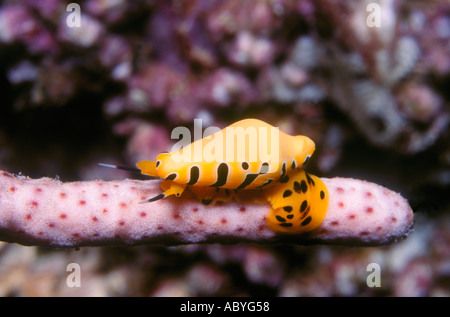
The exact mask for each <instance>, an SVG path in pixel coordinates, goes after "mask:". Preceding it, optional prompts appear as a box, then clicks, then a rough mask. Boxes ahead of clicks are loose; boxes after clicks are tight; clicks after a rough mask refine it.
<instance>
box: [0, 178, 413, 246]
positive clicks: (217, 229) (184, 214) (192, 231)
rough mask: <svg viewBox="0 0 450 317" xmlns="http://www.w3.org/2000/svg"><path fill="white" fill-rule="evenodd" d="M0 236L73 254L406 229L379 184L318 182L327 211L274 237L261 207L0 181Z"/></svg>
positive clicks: (126, 187) (149, 188)
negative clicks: (296, 231)
mask: <svg viewBox="0 0 450 317" xmlns="http://www.w3.org/2000/svg"><path fill="white" fill-rule="evenodd" d="M0 175H1V176H0V193H1V195H0V207H1V214H0V237H1V238H2V240H5V241H11V242H18V243H23V244H31V245H43V246H55V247H77V246H96V245H117V244H119V245H120V244H130V245H134V244H144V243H161V244H167V245H172V244H186V243H211V242H221V243H236V242H242V241H252V242H257V243H270V242H279V241H283V242H286V243H297V244H311V243H336V244H341V243H344V244H345V243H351V244H353V245H357V244H360V245H378V244H386V243H389V242H392V241H395V240H398V239H401V238H404V237H405V236H406V235H407V234H408V232H409V230H410V228H411V226H412V223H413V214H412V210H411V208H410V207H409V204H408V203H407V201H406V200H405V199H404V198H402V197H401V196H400V195H399V194H396V193H394V192H392V191H390V190H388V189H386V188H383V187H381V186H379V185H376V184H373V183H369V182H364V181H360V180H354V179H345V178H334V179H323V181H324V182H325V185H326V186H327V187H328V189H329V193H330V205H329V208H328V211H327V215H326V217H325V219H324V221H323V222H322V224H321V225H320V226H319V227H318V228H317V229H316V230H313V231H311V232H309V233H307V234H305V235H299V236H289V235H276V234H275V233H274V232H273V231H271V230H270V229H269V228H268V227H267V226H266V223H265V215H266V214H267V213H268V212H269V206H268V205H265V204H240V203H237V202H229V203H224V204H221V205H216V206H212V207H211V206H208V207H206V206H204V205H202V204H200V203H198V202H196V201H192V200H188V199H186V198H183V197H182V198H178V199H176V198H167V199H163V200H160V201H157V202H153V203H144V204H141V203H140V202H142V201H144V200H145V199H147V198H148V197H151V196H154V195H155V194H156V193H157V192H158V191H160V188H159V182H158V181H137V180H122V181H109V182H105V181H91V182H73V183H62V182H60V181H56V180H53V179H49V178H42V179H29V178H26V177H23V176H14V175H11V174H9V173H6V172H1V174H0Z"/></svg>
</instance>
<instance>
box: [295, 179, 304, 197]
mask: <svg viewBox="0 0 450 317" xmlns="http://www.w3.org/2000/svg"><path fill="white" fill-rule="evenodd" d="M294 191H295V192H296V193H297V194H301V193H302V188H301V186H300V183H299V182H297V181H295V182H294Z"/></svg>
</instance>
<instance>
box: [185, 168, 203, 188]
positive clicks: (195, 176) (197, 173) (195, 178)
mask: <svg viewBox="0 0 450 317" xmlns="http://www.w3.org/2000/svg"><path fill="white" fill-rule="evenodd" d="M190 174H191V176H190V178H189V182H188V183H187V184H188V185H194V184H196V183H197V182H198V178H199V176H200V169H199V168H198V166H192V167H191V169H190Z"/></svg>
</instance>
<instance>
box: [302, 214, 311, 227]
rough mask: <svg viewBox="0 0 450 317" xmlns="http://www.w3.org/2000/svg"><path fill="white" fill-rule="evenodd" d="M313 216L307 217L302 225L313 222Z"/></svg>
mask: <svg viewBox="0 0 450 317" xmlns="http://www.w3.org/2000/svg"><path fill="white" fill-rule="evenodd" d="M311 220H312V218H311V216H309V217H308V218H306V219H305V220H303V221H302V223H301V224H300V225H301V226H306V225H308V224H309V223H310V222H311Z"/></svg>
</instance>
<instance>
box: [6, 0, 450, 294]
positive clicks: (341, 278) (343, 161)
mask: <svg viewBox="0 0 450 317" xmlns="http://www.w3.org/2000/svg"><path fill="white" fill-rule="evenodd" d="M78 3H79V4H80V8H81V12H82V17H81V25H82V27H81V28H79V29H77V28H69V27H67V24H66V18H67V16H68V14H69V13H70V12H67V11H66V6H67V4H66V3H64V2H62V1H57V0H40V1H28V0H24V1H13V0H11V1H3V3H2V4H1V6H0V26H1V27H0V93H1V94H0V95H1V96H2V101H1V106H0V168H1V169H4V170H7V171H10V172H15V173H19V172H22V173H23V174H25V175H29V176H31V177H36V178H38V177H42V176H49V177H56V176H57V177H59V178H61V179H62V180H64V181H72V180H87V179H95V178H102V179H120V178H125V177H139V176H136V175H128V174H126V173H125V172H122V171H114V170H109V169H105V168H101V167H98V166H97V163H98V162H107V163H118V164H125V165H130V166H133V165H134V163H135V162H136V161H139V160H142V159H152V158H154V157H155V156H156V155H157V154H158V153H159V152H162V151H167V150H170V148H171V146H172V144H173V142H174V141H173V140H171V139H170V133H171V131H172V129H173V128H174V127H176V126H187V127H189V128H192V127H193V119H194V118H201V119H203V128H206V127H208V126H218V127H224V126H226V125H228V124H230V123H232V122H234V121H237V120H239V119H242V118H246V117H255V118H259V119H262V120H265V121H267V122H269V123H271V124H273V125H275V126H279V127H280V128H281V129H282V130H283V131H285V132H287V133H290V134H305V135H308V136H310V137H311V138H312V139H313V140H314V141H315V142H316V146H317V150H316V153H315V155H314V159H313V160H312V162H311V163H310V164H309V166H308V169H309V170H310V171H311V172H312V173H314V174H316V175H320V176H326V177H333V176H345V177H354V178H362V179H366V180H369V181H373V182H376V183H379V184H382V185H384V186H386V187H388V188H391V189H393V190H396V191H398V192H401V193H402V194H403V195H404V196H405V197H407V198H408V199H409V201H410V203H411V205H412V207H413V209H414V210H415V216H416V229H415V232H414V233H413V234H411V236H410V237H409V238H408V239H407V240H405V241H403V242H401V243H398V244H396V245H393V246H389V247H383V248H370V249H367V248H344V247H329V246H317V247H298V246H292V245H284V246H273V247H262V246H249V245H238V246H219V245H207V246H199V245H192V246H185V247H176V248H163V247H136V248H95V249H81V250H79V251H66V250H65V251H60V250H47V249H42V248H25V247H21V246H18V245H10V244H5V243H2V244H0V264H1V265H0V295H3V296H7V295H31V296H47V295H74V296H77V295H85V296H86V295H87V296H92V295H109V296H120V295H129V296H149V295H150V296H157V295H166V296H175V295H185V296H201V295H208V296H216V295H226V296H227V295H231V296H234V295H268V296H356V295H364V296H386V295H390V296H409V295H411V296H436V295H444V296H449V295H450V290H449V289H450V285H449V276H450V269H449V268H450V229H449V228H450V226H449V224H450V221H449V216H448V215H449V212H448V211H449V207H450V206H449V203H448V197H447V195H448V194H447V193H448V189H449V184H450V146H449V133H448V126H449V120H450V114H449V110H450V109H449V108H450V107H449V99H450V95H449V90H448V87H449V85H450V75H449V74H450V44H449V43H450V18H449V16H450V6H449V5H448V3H447V2H446V1H433V3H432V4H429V3H428V2H426V1H414V2H410V1H399V0H395V1H391V2H385V4H384V5H383V10H382V13H383V19H382V23H383V28H380V29H378V28H368V27H367V24H366V17H367V15H368V13H367V11H366V6H367V4H368V3H369V2H363V1H327V0H320V1H308V0H304V1H302V0H298V1H288V0H277V1H272V2H269V1H262V0H255V1H248V2H242V1H240V0H228V1H210V0H195V1H188V2H182V1H139V0H137V1H128V2H127V1H121V0H118V1H110V2H108V1H100V0H86V1H80V2H78ZM71 262H76V263H79V264H80V266H81V268H82V287H81V288H69V287H67V285H66V277H67V274H68V273H67V272H66V266H67V265H68V264H69V263H71ZM372 262H375V263H378V264H380V267H381V270H382V271H381V273H382V283H381V287H380V288H370V287H368V286H367V284H366V277H367V275H368V274H369V272H367V270H366V268H367V265H368V264H369V263H372Z"/></svg>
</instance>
